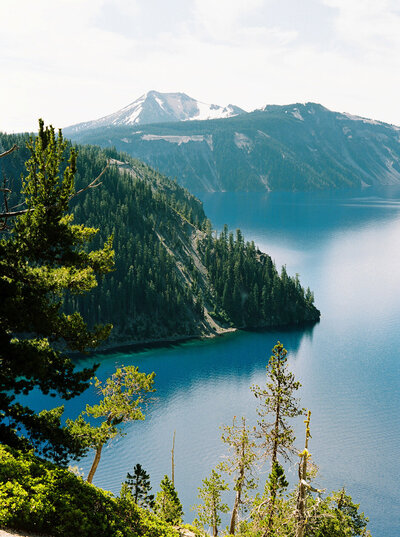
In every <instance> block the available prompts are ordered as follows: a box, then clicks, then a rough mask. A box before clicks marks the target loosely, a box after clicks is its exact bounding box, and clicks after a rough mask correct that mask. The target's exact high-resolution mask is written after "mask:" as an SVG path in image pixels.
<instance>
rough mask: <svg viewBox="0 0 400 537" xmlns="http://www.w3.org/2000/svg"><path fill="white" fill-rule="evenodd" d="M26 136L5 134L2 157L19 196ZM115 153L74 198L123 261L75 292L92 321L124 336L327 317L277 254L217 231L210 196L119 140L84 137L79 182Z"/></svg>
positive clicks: (74, 301) (82, 219)
mask: <svg viewBox="0 0 400 537" xmlns="http://www.w3.org/2000/svg"><path fill="white" fill-rule="evenodd" d="M24 140H25V138H24V136H14V135H4V134H3V135H1V137H0V149H1V150H2V151H3V150H4V149H6V148H8V147H11V146H12V145H13V144H14V143H17V144H18V146H19V148H20V149H19V150H18V151H15V152H14V153H13V154H12V155H10V156H9V158H6V159H2V161H1V175H2V177H5V178H10V179H11V178H13V181H12V182H11V183H12V184H11V186H12V190H13V195H12V198H11V199H10V200H9V205H10V206H12V205H13V204H14V205H15V204H17V203H18V202H19V198H18V196H17V194H16V193H17V192H19V189H20V179H19V178H20V174H21V173H23V172H24V166H23V163H24V161H25V160H26V158H27V152H26V150H25V149H24ZM107 161H109V165H108V167H107V170H106V171H105V172H104V174H103V175H102V177H101V179H100V181H101V185H100V186H99V187H97V188H94V189H90V190H88V191H86V192H83V193H81V194H80V195H78V196H76V197H75V198H73V199H72V200H71V202H70V209H71V211H72V212H73V213H74V215H75V222H76V223H84V224H85V225H89V226H93V227H96V228H100V232H99V233H98V234H97V236H96V238H95V242H94V244H93V245H92V247H93V248H97V247H99V246H100V245H101V244H103V243H104V241H105V240H106V239H107V237H108V236H109V235H112V236H113V244H114V249H115V254H116V255H115V270H114V271H113V272H112V273H111V274H110V275H107V276H106V277H104V278H103V280H102V282H101V283H100V284H99V286H98V287H97V288H96V289H94V290H93V291H92V292H91V293H90V295H88V296H82V297H76V296H74V297H70V298H69V299H68V300H67V304H66V308H67V310H74V309H78V310H79V311H81V312H82V314H83V315H84V316H85V318H87V319H88V320H89V322H90V323H91V324H97V323H104V322H111V323H112V324H113V325H114V330H113V333H112V334H113V335H112V339H113V340H114V341H115V342H117V341H118V342H121V343H125V342H134V341H143V340H153V339H166V338H171V337H185V336H192V335H204V334H211V333H217V332H219V331H221V330H222V327H225V328H227V327H232V326H239V327H247V328H253V327H262V326H272V325H288V324H297V323H301V322H307V321H316V320H318V319H319V312H318V310H317V309H316V308H315V307H314V305H313V296H312V294H311V293H310V292H309V291H307V293H305V292H304V290H303V289H302V288H301V286H300V283H299V282H298V280H297V279H292V278H290V277H288V276H287V274H286V272H285V271H284V270H283V272H282V274H281V276H279V275H278V273H277V271H276V269H275V267H274V265H273V263H272V260H271V259H270V258H269V256H267V255H265V254H261V252H259V251H257V249H256V248H255V246H254V244H246V243H245V242H244V240H243V239H242V238H241V235H240V232H239V235H238V237H239V239H237V240H236V241H234V240H233V237H229V233H228V231H227V230H224V232H223V233H222V235H221V237H220V238H219V239H216V237H215V235H214V234H213V233H212V232H211V226H210V223H209V222H208V221H207V219H206V216H205V214H204V211H203V208H202V204H201V202H199V200H197V199H196V198H195V197H193V196H192V195H191V194H190V193H189V192H188V191H187V190H185V189H184V188H182V187H180V186H179V185H177V183H176V182H174V181H171V180H169V179H167V178H166V177H164V176H162V175H160V174H159V173H157V172H155V171H154V170H152V169H151V168H149V167H148V166H146V165H144V164H142V163H141V162H139V161H137V160H133V159H132V158H130V157H128V156H127V155H122V154H120V153H117V152H116V151H115V150H114V149H107V150H101V149H99V148H98V147H94V146H79V147H78V161H77V170H78V172H77V175H76V190H79V189H81V188H83V187H85V186H86V185H88V184H89V183H90V182H91V181H92V180H93V179H94V178H95V177H97V176H98V175H99V174H100V173H101V172H102V170H103V169H104V167H105V166H106V164H107Z"/></svg>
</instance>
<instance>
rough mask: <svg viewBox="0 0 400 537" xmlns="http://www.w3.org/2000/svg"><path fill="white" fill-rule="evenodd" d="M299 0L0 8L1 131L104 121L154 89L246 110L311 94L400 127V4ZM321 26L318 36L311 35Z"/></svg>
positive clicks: (39, 2)
mask: <svg viewBox="0 0 400 537" xmlns="http://www.w3.org/2000/svg"><path fill="white" fill-rule="evenodd" d="M296 2H297V0H296ZM295 5H297V4H295V0H280V2H279V3H278V2H277V1H276V0H247V1H246V2H244V1H243V0H230V1H228V0H218V1H215V0H170V2H168V3H165V1H164V2H163V1H161V0H152V1H151V2H146V3H144V2H139V1H138V0H136V1H135V0H85V1H82V0H57V2H54V0H52V1H50V0H36V1H35V2H32V1H31V0H29V1H28V0H18V1H17V2H9V3H1V6H0V47H1V50H2V54H1V57H0V69H1V72H2V74H3V81H5V83H3V84H2V86H1V87H0V102H2V103H7V106H2V116H1V118H0V121H1V123H0V129H1V130H6V131H7V130H9V131H10V130H25V129H34V128H35V127H36V122H37V118H38V117H44V119H45V120H46V121H47V122H49V121H51V122H52V123H53V124H54V125H55V126H57V127H58V126H66V125H70V124H72V123H77V122H80V121H86V120H90V119H94V118H97V117H100V116H104V115H106V114H108V113H111V112H113V111H115V110H117V109H118V108H122V107H123V106H125V105H127V104H128V103H129V102H132V101H133V100H134V99H136V98H137V97H139V96H140V95H141V94H143V93H144V92H146V91H148V90H150V89H156V90H159V91H184V92H186V93H188V94H189V95H191V96H193V97H195V98H198V99H199V100H202V101H204V102H214V103H216V104H222V105H224V104H228V102H232V103H234V104H237V105H238V106H241V107H243V108H245V109H247V110H250V109H253V108H256V107H261V106H263V105H265V104H267V103H277V104H285V103H288V102H297V101H309V100H313V101H317V102H321V103H322V104H324V105H325V106H328V107H330V108H333V109H336V110H342V111H343V110H346V111H348V112H352V113H355V114H359V115H364V116H369V117H374V118H376V119H383V120H386V121H391V122H393V123H399V124H400V115H398V116H396V115H395V113H396V110H397V99H398V98H397V88H398V87H399V85H400V80H399V77H400V64H399V62H400V43H399V40H400V32H398V31H397V30H398V28H400V21H399V16H400V15H399V13H398V12H396V10H395V8H396V6H395V2H393V1H389V0H384V1H383V2H380V3H377V2H370V1H368V0H362V1H361V0H351V1H350V0H346V1H344V0H304V4H302V9H299V8H297V11H296V10H295V11H293V9H292V8H293V6H295ZM303 8H304V12H303ZM300 19H301V20H300ZM308 21H309V22H308ZM313 29H316V30H317V29H318V31H315V32H314V34H313V38H312V39H309V40H307V39H305V37H306V36H305V34H306V33H311V32H312V31H313ZM328 30H329V31H328ZM383 95H384V98H383V97H382V96H383Z"/></svg>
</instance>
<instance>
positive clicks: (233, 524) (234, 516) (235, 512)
mask: <svg viewBox="0 0 400 537" xmlns="http://www.w3.org/2000/svg"><path fill="white" fill-rule="evenodd" d="M240 493H241V490H240V489H239V490H237V491H236V498H235V503H234V505H233V509H232V516H231V524H230V527H229V534H230V535H235V529H236V519H237V516H238V510H239V503H240Z"/></svg>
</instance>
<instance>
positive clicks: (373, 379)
mask: <svg viewBox="0 0 400 537" xmlns="http://www.w3.org/2000/svg"><path fill="white" fill-rule="evenodd" d="M201 198H202V200H203V202H204V207H205V211H206V213H207V215H208V216H209V218H210V219H211V221H212V222H213V225H214V227H215V228H217V229H221V228H222V226H223V224H225V223H227V224H228V225H229V227H230V228H231V229H232V230H235V229H236V228H237V227H240V228H241V229H242V231H243V233H244V236H245V238H246V239H247V240H254V241H255V243H256V244H257V245H258V246H259V247H260V249H262V250H264V251H265V252H267V253H269V254H270V255H271V256H272V257H273V258H274V259H275V261H276V264H277V266H280V265H282V264H286V267H287V271H288V273H289V274H292V275H294V274H295V273H299V275H300V280H301V282H302V284H303V285H304V286H310V288H311V289H312V290H313V291H314V293H315V302H316V305H317V306H318V308H319V309H320V310H321V312H322V317H321V322H320V323H319V324H318V325H316V326H314V327H313V328H311V329H310V328H309V329H307V330H296V331H275V332H266V333H235V334H232V335H228V336H225V337H223V338H218V339H215V340H212V341H210V340H207V341H204V342H202V341H196V342H190V343H186V344H183V345H176V346H173V347H170V348H163V349H153V350H147V351H143V352H139V353H128V352H124V353H122V352H115V353H108V354H106V355H99V356H97V357H95V359H96V360H101V361H102V364H101V367H100V369H99V371H98V376H99V377H101V378H105V377H107V376H108V375H110V374H111V373H112V372H113V370H114V367H115V363H119V364H125V365H128V364H136V365H138V366H139V367H140V369H141V370H143V371H146V372H151V371H155V372H156V388H157V393H156V400H155V401H154V402H153V403H152V404H151V405H150V406H149V407H148V409H147V411H146V420H145V421H144V422H136V423H134V424H131V425H129V426H128V427H127V428H126V432H127V435H126V436H125V437H124V438H123V439H120V440H118V441H116V442H114V443H112V444H111V445H110V447H108V448H107V449H105V450H104V452H103V453H104V454H103V458H102V460H101V462H100V466H99V468H98V471H97V474H96V476H95V480H94V481H95V483H96V484H98V485H100V486H101V487H104V488H105V489H108V490H111V491H113V492H115V493H117V492H118V491H119V489H120V484H121V482H122V481H123V480H124V478H125V476H126V472H127V471H130V472H132V470H133V466H134V465H135V464H136V463H138V462H139V463H140V464H142V466H143V467H144V468H145V469H146V470H147V471H148V472H149V473H150V476H151V481H152V484H153V489H155V491H156V490H157V487H158V483H159V482H160V480H161V478H162V477H163V475H164V474H165V473H169V474H170V464H171V463H170V460H171V446H172V436H173V432H174V430H176V448H175V463H176V470H175V481H176V486H177V489H178V493H179V496H180V498H181V500H182V502H183V504H184V510H185V519H186V521H187V522H191V521H192V520H193V517H194V515H193V512H192V511H191V509H190V507H191V506H192V505H193V504H195V503H197V498H196V495H197V487H198V486H200V485H201V480H202V479H203V478H204V477H206V476H207V475H208V474H209V472H210V470H211V468H212V467H214V466H215V465H216V464H217V463H218V462H219V461H220V460H221V457H222V455H223V453H224V447H223V445H222V443H221V442H220V439H219V438H220V430H219V427H220V426H221V425H222V424H229V423H230V422H231V420H232V417H233V416H235V415H236V416H241V415H246V416H247V417H248V419H249V420H251V419H254V417H255V400H254V396H253V395H252V394H251V392H250V390H249V386H250V385H251V384H253V383H257V384H262V383H263V381H264V378H265V365H266V362H267V359H268V356H269V355H270V350H271V348H272V347H273V345H274V344H275V343H276V341H277V340H280V341H282V342H283V343H284V345H285V347H286V348H287V349H288V350H289V363H290V367H291V369H292V370H293V371H294V373H295V375H296V377H297V378H298V379H299V380H300V381H301V383H302V385H303V387H302V389H301V394H300V395H301V402H302V405H303V406H305V407H307V408H309V409H310V410H311V411H312V416H311V432H312V440H311V442H310V451H311V453H312V456H313V459H314V461H315V463H316V464H317V465H318V466H319V474H318V477H317V480H316V481H317V484H318V486H319V487H321V488H326V489H327V491H330V490H334V489H338V488H340V487H342V486H343V485H344V486H345V487H346V488H347V490H348V492H349V493H350V494H351V495H352V497H353V499H354V500H355V501H356V502H357V503H360V504H361V509H362V510H363V511H364V512H365V513H366V514H367V515H368V516H369V517H370V525H369V527H370V529H371V531H372V534H373V535H374V537H395V536H396V535H399V534H400V529H399V528H400V500H399V498H400V479H399V476H400V412H399V411H400V405H399V403H400V396H399V387H400V365H399V364H400V329H399V328H400V190H396V189H394V188H392V189H385V190H383V189H381V190H379V191H376V190H371V189H370V190H363V191H362V192H355V191H351V192H335V193H317V194H315V193H314V194H308V193H306V194H305V193H291V194H283V193H273V194H243V193H235V194H232V193H213V194H206V195H202V196H201ZM91 360H92V358H91V359H90V360H87V362H81V363H80V365H82V366H83V365H86V364H87V363H88V362H90V361H91ZM92 398H93V395H92V394H90V393H89V394H84V396H83V397H81V398H80V399H79V400H74V401H71V402H68V403H67V405H66V411H67V414H68V415H70V416H71V417H74V416H75V415H76V414H77V413H78V411H79V410H78V409H79V408H81V407H82V405H83V404H84V402H85V401H86V400H88V399H89V400H93V399H92ZM52 402H53V401H52ZM45 404H46V403H45V401H44V399H42V398H39V397H38V398H37V400H36V405H37V407H38V408H41V407H42V406H44V405H45ZM296 431H297V432H298V436H299V439H301V440H300V441H299V445H301V442H302V441H303V440H302V439H303V436H304V433H303V423H302V420H300V421H299V422H298V423H297V424H296ZM90 462H91V458H90V459H89V458H88V459H87V460H84V461H81V462H80V463H79V466H81V467H82V468H83V471H85V472H87V471H88V469H89V467H90ZM288 475H289V478H290V479H291V480H292V481H293V482H294V481H295V479H296V468H295V466H294V464H293V466H291V467H289V468H288ZM261 478H262V479H264V478H265V474H263V475H262V476H261Z"/></svg>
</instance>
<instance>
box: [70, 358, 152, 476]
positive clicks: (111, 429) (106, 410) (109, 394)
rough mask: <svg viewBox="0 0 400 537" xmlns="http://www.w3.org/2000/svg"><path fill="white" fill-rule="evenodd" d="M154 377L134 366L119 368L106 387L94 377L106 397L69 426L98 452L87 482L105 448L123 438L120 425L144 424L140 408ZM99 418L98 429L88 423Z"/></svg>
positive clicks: (92, 474)
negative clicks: (90, 419) (141, 422)
mask: <svg viewBox="0 0 400 537" xmlns="http://www.w3.org/2000/svg"><path fill="white" fill-rule="evenodd" d="M154 376H155V374H154V373H150V374H149V375H146V374H145V373H140V372H139V370H138V368H137V367H135V366H126V367H122V368H121V367H119V368H117V369H116V371H115V373H114V374H113V375H112V376H111V377H110V378H108V379H107V380H106V381H105V382H104V383H103V382H101V381H100V380H99V379H98V378H96V377H95V379H94V380H95V386H96V388H97V391H98V393H99V395H101V396H103V398H102V399H101V401H100V402H99V403H98V404H97V405H92V406H90V405H86V410H85V411H84V412H83V413H82V414H81V415H80V416H79V417H78V418H77V419H76V420H74V421H72V420H67V425H68V427H69V429H70V431H71V432H72V434H73V435H75V436H76V437H77V438H82V439H83V440H84V441H85V442H86V444H87V445H88V446H89V447H90V448H92V449H93V450H94V451H95V457H94V460H93V464H92V467H91V468H90V471H89V474H88V476H87V481H88V482H89V483H91V482H92V481H93V477H94V474H95V472H96V470H97V466H98V464H99V462H100V458H101V453H102V450H103V447H104V445H105V444H106V443H107V442H109V441H110V440H111V439H112V438H115V437H116V436H117V435H119V436H122V435H123V434H124V433H123V431H122V430H121V424H124V423H126V422H129V421H136V420H144V414H143V412H142V408H141V405H142V404H143V403H144V402H145V399H146V396H147V394H148V393H149V392H153V391H154V389H153V382H154ZM85 415H86V416H90V417H92V418H95V419H96V418H100V419H101V420H102V421H101V423H100V425H99V426H97V427H96V426H93V425H92V424H90V423H88V422H87V421H86V420H85V418H84V416H85Z"/></svg>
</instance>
